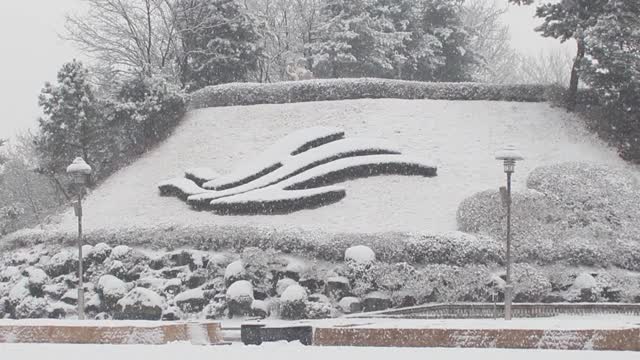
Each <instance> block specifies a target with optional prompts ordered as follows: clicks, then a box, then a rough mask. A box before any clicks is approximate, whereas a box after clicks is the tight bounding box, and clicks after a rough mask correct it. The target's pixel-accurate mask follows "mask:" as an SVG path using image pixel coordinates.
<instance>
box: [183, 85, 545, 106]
mask: <svg viewBox="0 0 640 360" xmlns="http://www.w3.org/2000/svg"><path fill="white" fill-rule="evenodd" d="M545 91H546V87H545V86H540V85H493V84H481V83H428V82H417V81H402V80H391V79H375V78H359V79H331V80H310V81H296V82H280V83H273V84H256V83H235V84H225V85H218V86H210V87H206V88H203V89H201V90H198V91H196V92H194V93H192V94H191V95H190V98H191V101H190V104H189V106H190V108H192V109H200V108H207V107H216V106H233V105H254V104H282V103H292V102H307V101H324V100H346V99H362V98H373V99H377V98H399V99H443V100H501V101H524V102H526V101H545Z"/></svg>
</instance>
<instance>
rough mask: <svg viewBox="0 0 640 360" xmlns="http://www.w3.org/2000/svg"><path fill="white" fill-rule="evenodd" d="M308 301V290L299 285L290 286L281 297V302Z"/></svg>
mask: <svg viewBox="0 0 640 360" xmlns="http://www.w3.org/2000/svg"><path fill="white" fill-rule="evenodd" d="M306 300H307V290H306V289H305V288H303V287H302V286H300V285H298V284H291V285H289V286H288V287H287V288H286V289H285V290H284V292H283V293H282V295H281V296H280V301H281V302H300V301H306Z"/></svg>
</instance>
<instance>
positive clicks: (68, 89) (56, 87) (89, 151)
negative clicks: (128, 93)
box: [37, 60, 100, 173]
mask: <svg viewBox="0 0 640 360" xmlns="http://www.w3.org/2000/svg"><path fill="white" fill-rule="evenodd" d="M39 104H40V106H41V107H42V111H43V113H44V116H43V117H41V118H40V119H39V125H40V136H39V138H38V139H37V145H38V150H39V152H40V154H41V155H42V160H43V161H44V163H43V164H42V167H43V170H46V171H47V172H53V173H58V172H62V171H64V169H65V168H66V166H67V165H68V164H69V163H70V162H71V161H72V160H73V159H74V157H76V156H82V157H83V158H84V159H85V161H87V162H88V163H90V164H91V163H92V162H93V160H94V156H93V155H94V152H95V150H96V149H95V147H94V146H93V145H94V144H95V143H96V141H97V140H98V139H99V131H98V129H99V128H100V126H99V122H100V120H99V113H98V111H97V105H96V104H97V102H96V99H95V97H94V95H93V91H92V89H91V86H90V83H89V79H88V72H87V70H86V69H85V67H84V66H83V65H82V63H81V62H79V61H76V60H73V61H72V62H69V63H66V64H64V65H63V66H62V68H61V69H60V71H59V72H58V76H57V84H50V83H46V84H45V86H44V88H43V89H42V92H41V94H40V97H39Z"/></svg>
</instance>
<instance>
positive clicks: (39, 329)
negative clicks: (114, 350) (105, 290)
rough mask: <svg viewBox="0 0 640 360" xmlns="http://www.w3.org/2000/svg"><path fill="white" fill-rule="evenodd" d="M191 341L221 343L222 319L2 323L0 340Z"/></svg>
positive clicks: (159, 342) (35, 341) (98, 342)
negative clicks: (141, 323) (142, 322)
mask: <svg viewBox="0 0 640 360" xmlns="http://www.w3.org/2000/svg"><path fill="white" fill-rule="evenodd" d="M174 341H189V342H191V343H192V344H197V345H206V344H221V343H223V339H222V330H221V327H220V323H217V322H202V323H158V325H157V326H148V325H146V326H136V324H135V322H131V321H127V322H126V324H123V325H112V324H109V325H106V326H101V325H99V324H95V323H94V324H91V325H83V324H82V322H81V321H78V324H77V325H76V324H69V323H65V324H61V325H56V324H43V325H38V324H24V325H23V324H20V322H19V321H16V322H12V323H10V324H7V325H4V324H0V342H5V343H71V344H166V343H170V342H174Z"/></svg>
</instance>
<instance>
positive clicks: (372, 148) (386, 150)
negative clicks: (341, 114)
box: [188, 138, 401, 203]
mask: <svg viewBox="0 0 640 360" xmlns="http://www.w3.org/2000/svg"><path fill="white" fill-rule="evenodd" d="M400 151H401V150H400V148H398V147H397V146H396V145H394V144H392V143H390V142H388V141H383V140H378V139H360V138H352V139H341V140H336V141H334V142H331V143H329V144H327V145H325V146H321V147H318V148H314V149H311V150H309V151H306V152H304V153H302V154H299V155H296V156H288V157H286V158H283V159H281V161H280V163H281V164H282V166H281V167H279V168H278V169H276V170H274V171H272V172H270V173H268V174H266V175H264V176H261V177H259V178H257V179H255V180H253V181H251V182H248V183H246V184H243V185H240V186H236V187H233V188H229V189H225V190H220V191H207V192H204V193H200V194H197V195H192V196H189V198H188V201H189V202H190V203H203V202H207V201H211V200H213V199H217V198H221V197H225V196H231V195H236V194H241V193H244V192H247V191H251V190H255V189H259V188H263V187H265V186H269V185H272V184H276V183H278V182H280V181H282V180H285V179H287V178H290V177H292V176H295V175H297V174H300V173H302V172H304V171H306V170H308V169H311V168H314V167H316V166H319V165H322V164H326V163H330V162H332V161H335V160H338V159H343V158H348V157H355V156H364V155H374V154H400ZM205 187H206V185H205Z"/></svg>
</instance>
